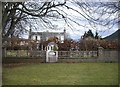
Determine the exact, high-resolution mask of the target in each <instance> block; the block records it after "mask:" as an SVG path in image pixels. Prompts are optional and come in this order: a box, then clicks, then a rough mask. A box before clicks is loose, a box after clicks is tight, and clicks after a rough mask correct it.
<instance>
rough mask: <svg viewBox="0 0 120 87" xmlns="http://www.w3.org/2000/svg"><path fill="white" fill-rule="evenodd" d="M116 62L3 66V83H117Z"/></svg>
mask: <svg viewBox="0 0 120 87" xmlns="http://www.w3.org/2000/svg"><path fill="white" fill-rule="evenodd" d="M117 84H118V63H41V64H27V65H24V66H23V65H22V66H17V67H3V85H117Z"/></svg>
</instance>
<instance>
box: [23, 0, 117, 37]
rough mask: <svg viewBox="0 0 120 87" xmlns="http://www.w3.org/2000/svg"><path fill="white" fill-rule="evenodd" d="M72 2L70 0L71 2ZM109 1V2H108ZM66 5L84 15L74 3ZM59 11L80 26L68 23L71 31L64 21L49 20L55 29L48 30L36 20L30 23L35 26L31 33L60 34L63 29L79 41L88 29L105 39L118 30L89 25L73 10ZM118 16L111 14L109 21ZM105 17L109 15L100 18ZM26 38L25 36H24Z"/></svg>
mask: <svg viewBox="0 0 120 87" xmlns="http://www.w3.org/2000/svg"><path fill="white" fill-rule="evenodd" d="M71 1H72V0H71ZM108 1H110V0H108ZM67 5H68V6H70V7H72V8H74V9H75V10H78V11H79V12H80V13H81V14H83V15H85V14H84V13H83V11H82V10H81V9H80V8H79V6H77V5H75V4H74V3H71V2H67ZM94 8H96V6H93V7H92V9H94ZM59 9H61V10H64V11H65V12H67V16H68V17H69V18H71V19H72V20H74V21H76V22H78V23H79V24H81V26H78V25H77V24H76V23H74V22H70V21H69V20H68V21H69V22H70V24H71V25H72V28H73V29H71V28H70V27H68V25H67V24H66V23H65V22H64V20H60V19H59V20H58V19H54V20H51V21H52V23H53V24H54V25H55V26H57V27H55V29H50V28H46V27H44V26H43V25H42V24H41V23H40V20H39V19H38V20H37V22H35V23H32V25H34V26H36V29H34V28H32V30H33V31H36V32H43V31H47V30H48V31H49V32H62V31H63V30H64V29H66V32H67V33H69V35H70V36H71V38H72V39H80V37H81V36H82V35H83V34H84V32H85V31H88V30H89V29H91V30H92V32H93V33H94V34H95V32H96V31H97V32H98V33H99V35H100V36H101V37H105V36H108V35H110V34H112V33H113V32H115V31H116V30H118V26H117V25H114V26H113V27H112V28H111V29H108V27H107V26H101V25H96V24H94V23H92V24H91V25H90V22H89V21H88V20H86V19H85V18H84V17H83V16H81V15H80V14H79V13H77V12H75V11H73V10H68V9H67V8H61V7H60V8H59ZM100 11H102V9H99V12H100ZM90 15H91V16H93V17H96V18H97V17H99V16H100V15H99V14H97V13H96V14H94V13H91V14H90ZM117 15H118V14H112V15H111V17H110V18H111V19H112V18H115V17H116V16H117ZM107 16H109V15H107V14H106V15H103V16H102V17H101V19H102V20H104V19H105V18H106V17H107ZM27 28H28V29H29V26H27ZM25 37H26V36H25Z"/></svg>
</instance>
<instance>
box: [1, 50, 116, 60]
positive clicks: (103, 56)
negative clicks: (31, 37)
mask: <svg viewBox="0 0 120 87" xmlns="http://www.w3.org/2000/svg"><path fill="white" fill-rule="evenodd" d="M14 59H19V60H17V61H19V62H20V61H21V62H23V60H25V59H27V61H28V60H29V59H32V60H30V61H36V62H45V59H46V51H38V50H4V51H3V62H6V61H13V60H14ZM25 61H26V60H25ZM111 61H112V62H117V61H118V51H116V50H98V51H58V62H111Z"/></svg>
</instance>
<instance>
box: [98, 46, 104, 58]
mask: <svg viewBox="0 0 120 87" xmlns="http://www.w3.org/2000/svg"><path fill="white" fill-rule="evenodd" d="M98 56H99V57H102V58H103V47H98Z"/></svg>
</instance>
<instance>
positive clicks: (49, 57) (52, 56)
mask: <svg viewBox="0 0 120 87" xmlns="http://www.w3.org/2000/svg"><path fill="white" fill-rule="evenodd" d="M57 61H58V51H52V50H51V51H46V62H57Z"/></svg>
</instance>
